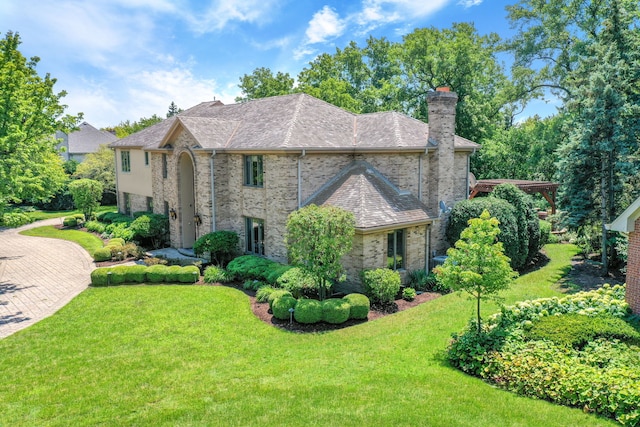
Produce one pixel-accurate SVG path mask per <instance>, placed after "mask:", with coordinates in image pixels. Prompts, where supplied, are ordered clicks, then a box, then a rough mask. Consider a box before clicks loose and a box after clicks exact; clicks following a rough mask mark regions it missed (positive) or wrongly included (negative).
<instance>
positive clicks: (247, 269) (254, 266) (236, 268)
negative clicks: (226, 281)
mask: <svg viewBox="0 0 640 427" xmlns="http://www.w3.org/2000/svg"><path fill="white" fill-rule="evenodd" d="M274 264H277V263H276V262H274V261H271V260H269V259H267V258H262V257H259V256H257V255H243V256H239V257H237V258H235V259H233V260H232V261H231V262H230V263H229V264H228V265H227V271H228V272H229V273H231V274H233V276H234V277H235V278H237V279H239V280H247V279H258V280H264V279H265V278H266V276H267V275H268V272H269V270H270V268H271V267H272V266H273V265H274Z"/></svg>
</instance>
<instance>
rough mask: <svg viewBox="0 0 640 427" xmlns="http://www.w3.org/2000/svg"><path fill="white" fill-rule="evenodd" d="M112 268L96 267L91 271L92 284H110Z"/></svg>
mask: <svg viewBox="0 0 640 427" xmlns="http://www.w3.org/2000/svg"><path fill="white" fill-rule="evenodd" d="M109 271H111V269H110V268H96V269H95V270H93V271H92V272H91V286H108V285H109V276H108V273H109Z"/></svg>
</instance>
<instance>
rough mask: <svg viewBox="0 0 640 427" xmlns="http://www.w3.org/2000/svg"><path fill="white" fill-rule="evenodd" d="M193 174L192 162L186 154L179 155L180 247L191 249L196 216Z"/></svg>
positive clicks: (194, 235) (194, 239)
mask: <svg viewBox="0 0 640 427" xmlns="http://www.w3.org/2000/svg"><path fill="white" fill-rule="evenodd" d="M194 184H195V173H194V167H193V160H192V158H191V156H190V155H189V154H187V153H182V154H181V155H180V188H178V197H179V200H180V212H181V214H182V215H181V217H180V221H181V224H180V225H181V228H182V247H183V248H192V247H193V243H194V242H195V241H196V225H195V223H194V217H195V215H196V198H195V185H194Z"/></svg>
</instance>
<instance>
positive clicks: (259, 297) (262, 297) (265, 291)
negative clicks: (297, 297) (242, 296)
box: [256, 285, 278, 303]
mask: <svg viewBox="0 0 640 427" xmlns="http://www.w3.org/2000/svg"><path fill="white" fill-rule="evenodd" d="M277 290H278V289H277V288H274V287H273V286H270V285H266V286H262V287H261V288H260V289H258V290H257V291H256V301H257V302H261V303H263V302H268V299H269V295H271V294H272V293H273V292H275V291H277Z"/></svg>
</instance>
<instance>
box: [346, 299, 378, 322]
mask: <svg viewBox="0 0 640 427" xmlns="http://www.w3.org/2000/svg"><path fill="white" fill-rule="evenodd" d="M342 299H343V300H345V301H347V302H348V303H349V305H350V306H351V310H350V312H349V319H358V320H361V319H366V318H367V317H368V316H369V309H370V308H371V302H370V301H369V298H367V296H366V295H363V294H349V295H346V296H345V297H343V298H342Z"/></svg>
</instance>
